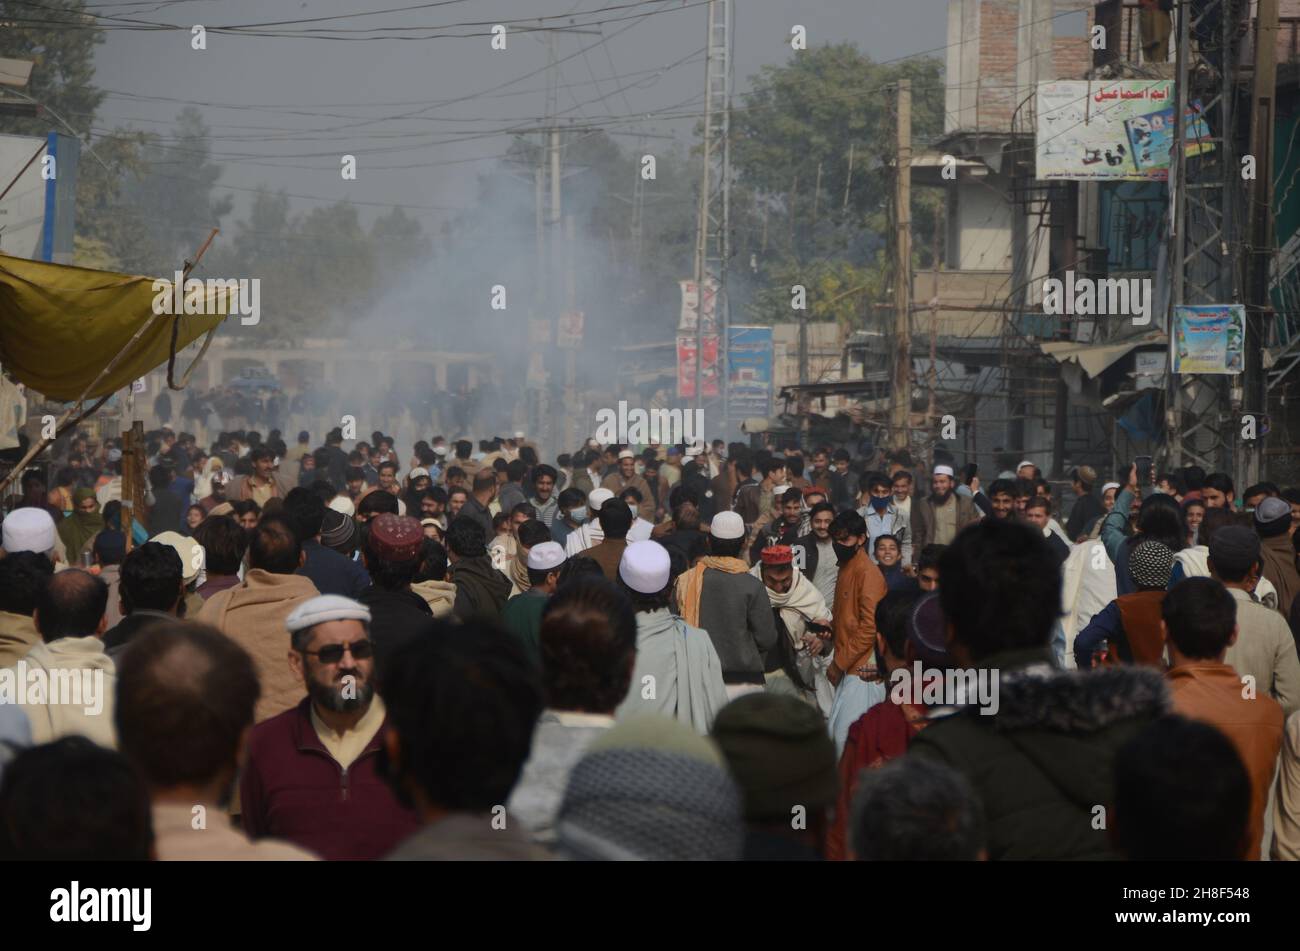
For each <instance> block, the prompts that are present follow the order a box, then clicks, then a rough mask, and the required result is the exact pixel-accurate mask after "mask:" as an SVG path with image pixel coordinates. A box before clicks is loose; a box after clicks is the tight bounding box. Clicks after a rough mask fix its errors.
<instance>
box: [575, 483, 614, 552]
mask: <svg viewBox="0 0 1300 951" xmlns="http://www.w3.org/2000/svg"><path fill="white" fill-rule="evenodd" d="M613 497H614V493H613V492H611V491H610V490H609V489H605V488H600V489H592V490H591V494H590V495H588V496H587V511H588V513H589V514H588V517H587V521H585V522H583V523H582V524H581V525H579V526H578V527H577V528H575V529H574V530H573V531H571V532H569V537H568V538H566V539H565V540H564V554H565V557H567V558H572V557H574V556H575V555H581V554H582V553H583V552H584V551H586V550H587V549H588V548H592V547H594V546H596V545H598V544H600V543H601V542H602V541H604V540H605V532H604V529H602V528H601V527H600V522H599V521H598V520H597V518H596V513H597V512H599V511H600V507H601V506H602V505H604V504H605V503H606V502H608V501H609V500H610V499H612V498H613Z"/></svg>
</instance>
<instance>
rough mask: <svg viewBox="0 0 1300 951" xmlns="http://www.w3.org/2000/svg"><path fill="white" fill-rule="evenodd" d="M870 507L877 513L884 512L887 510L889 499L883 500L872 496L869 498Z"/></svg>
mask: <svg viewBox="0 0 1300 951" xmlns="http://www.w3.org/2000/svg"><path fill="white" fill-rule="evenodd" d="M871 507H872V508H873V509H875V510H876V511H877V512H883V511H885V509H887V508H889V497H888V496H886V497H885V498H883V499H882V498H880V497H878V496H875V495H873V496H872V497H871Z"/></svg>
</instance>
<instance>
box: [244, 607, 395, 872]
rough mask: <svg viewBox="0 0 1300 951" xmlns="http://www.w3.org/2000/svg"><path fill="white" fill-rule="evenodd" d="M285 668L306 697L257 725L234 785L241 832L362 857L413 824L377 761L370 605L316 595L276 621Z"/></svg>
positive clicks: (378, 707) (381, 718)
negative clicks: (283, 633) (281, 622)
mask: <svg viewBox="0 0 1300 951" xmlns="http://www.w3.org/2000/svg"><path fill="white" fill-rule="evenodd" d="M285 627H286V628H288V644H287V645H286V649H287V653H288V664H289V668H290V669H291V670H292V671H293V674H294V676H295V677H296V678H297V680H298V682H299V683H300V684H301V685H304V686H305V687H306V689H307V696H306V697H304V698H303V700H302V702H300V703H299V704H298V705H297V706H295V707H293V708H292V709H290V710H286V711H284V712H283V713H281V714H279V715H278V716H274V717H272V718H271V719H269V720H266V721H264V722H262V723H259V724H258V725H257V726H255V727H254V728H253V731H252V733H251V734H250V735H249V739H248V762H247V764H246V765H245V767H244V772H243V776H242V777H241V779H240V783H239V793H240V807H241V809H242V815H243V824H244V830H245V831H246V832H247V833H248V836H249V838H251V839H260V838H263V837H265V836H273V837H275V838H277V839H282V840H285V841H288V842H292V843H294V844H295V845H299V846H302V847H303V848H305V849H308V850H309V851H311V852H314V853H316V854H317V855H319V856H321V858H325V859H342V860H354V861H366V860H369V859H376V858H379V857H381V856H383V855H385V854H387V853H388V852H390V851H391V850H392V849H393V848H394V847H395V846H396V845H397V843H399V842H401V841H402V839H404V838H406V836H408V835H410V834H411V833H412V832H414V831H415V830H416V828H417V827H418V825H419V822H418V820H417V818H416V815H415V813H414V812H413V811H412V810H410V809H407V808H405V807H403V806H402V805H400V804H399V803H398V802H397V799H396V798H395V797H394V795H393V793H392V791H391V790H390V789H389V787H388V785H387V784H386V783H385V782H384V780H383V779H381V778H380V776H379V772H378V769H377V766H378V762H379V749H380V745H381V743H382V742H383V732H384V729H383V728H384V722H385V716H386V714H385V710H384V703H383V701H382V700H381V699H380V698H379V695H378V694H377V693H376V692H375V684H374V675H375V660H374V645H373V644H372V642H371V640H370V611H369V609H368V608H367V607H366V606H365V605H364V604H361V603H359V602H357V601H353V600H352V599H351V598H345V597H343V596H341V595H337V594H323V595H319V596H317V597H314V598H311V599H310V600H307V601H304V602H303V603H301V604H299V605H298V606H297V607H296V608H294V610H293V611H292V612H291V613H290V614H289V616H288V618H287V619H286V620H285Z"/></svg>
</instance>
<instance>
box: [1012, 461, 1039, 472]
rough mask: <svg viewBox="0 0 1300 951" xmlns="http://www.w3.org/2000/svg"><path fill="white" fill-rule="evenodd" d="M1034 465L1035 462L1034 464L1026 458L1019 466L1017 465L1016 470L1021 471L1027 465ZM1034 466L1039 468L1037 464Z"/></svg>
mask: <svg viewBox="0 0 1300 951" xmlns="http://www.w3.org/2000/svg"><path fill="white" fill-rule="evenodd" d="M1033 465H1034V464H1033V463H1032V462H1030V461H1029V460H1028V459H1025V460H1023V461H1022V462H1021V463H1020V464H1019V465H1018V466H1016V471H1017V472H1019V471H1020V470H1021V469H1023V468H1024V467H1025V466H1033ZM1034 468H1035V469H1037V468H1038V467H1037V466H1034Z"/></svg>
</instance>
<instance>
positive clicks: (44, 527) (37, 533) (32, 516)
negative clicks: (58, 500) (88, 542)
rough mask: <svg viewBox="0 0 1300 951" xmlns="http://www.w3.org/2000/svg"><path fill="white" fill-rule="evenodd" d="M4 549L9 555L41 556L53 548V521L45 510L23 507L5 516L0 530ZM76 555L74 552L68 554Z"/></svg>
mask: <svg viewBox="0 0 1300 951" xmlns="http://www.w3.org/2000/svg"><path fill="white" fill-rule="evenodd" d="M0 535H2V536H3V539H4V549H5V551H6V552H8V553H9V554H11V555H12V554H14V553H16V552H20V551H34V552H36V553H37V554H40V555H43V554H45V553H46V552H48V551H49V550H50V549H51V548H53V547H54V535H55V532H54V519H53V518H52V517H51V516H50V513H49V512H47V511H45V509H37V508H30V507H24V508H20V509H14V510H13V511H12V512H10V513H9V514H8V515H6V516H5V520H4V526H3V528H0ZM68 554H69V555H73V556H75V555H76V552H69V553H68Z"/></svg>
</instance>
